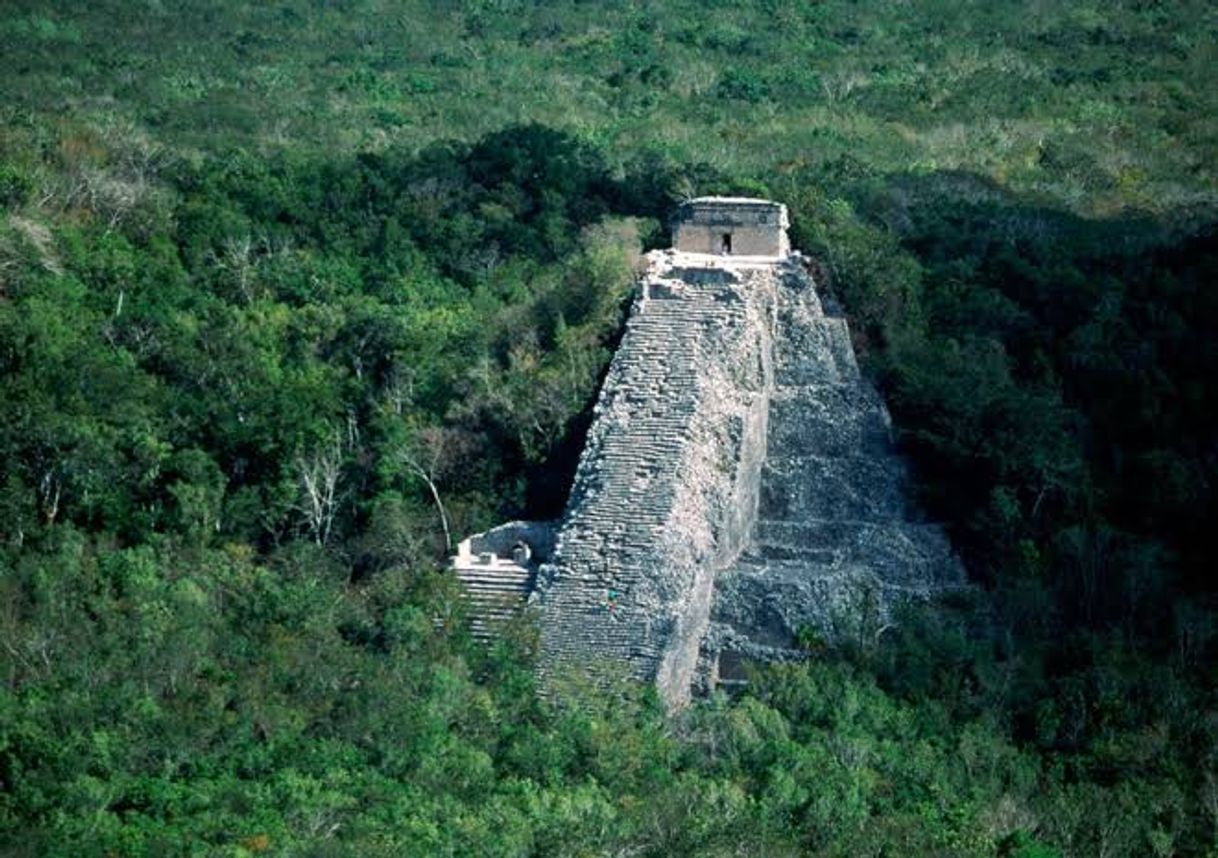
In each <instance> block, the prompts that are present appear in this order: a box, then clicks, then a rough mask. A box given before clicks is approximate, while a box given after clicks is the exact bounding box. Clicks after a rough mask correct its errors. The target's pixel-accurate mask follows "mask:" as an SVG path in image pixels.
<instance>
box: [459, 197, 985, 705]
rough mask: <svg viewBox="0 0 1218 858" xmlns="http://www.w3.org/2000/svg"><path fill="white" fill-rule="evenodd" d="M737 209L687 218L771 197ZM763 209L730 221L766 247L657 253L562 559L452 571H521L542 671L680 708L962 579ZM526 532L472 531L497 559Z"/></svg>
mask: <svg viewBox="0 0 1218 858" xmlns="http://www.w3.org/2000/svg"><path fill="white" fill-rule="evenodd" d="M697 202H706V201H695V203H697ZM726 202H727V203H731V204H732V205H725V204H724V203H725V201H722V200H718V201H715V206H718V208H716V207H715V206H710V207H704V208H703V209H701V210H700V213H699V211H698V210H694V209H690V210H689V211H690V212H693V213H692V214H688V216H689V217H691V218H693V221H694V222H692V224H691V228H692V227H697V228H698V229H702V228H704V227H705V228H707V229H709V228H711V227H715V228H719V227H720V226H721V225H722V223H727V222H728V220H726V219H725V218H727V215H724V214H723V213H724V212H728V214H730V215H731V216H732V217H737V218H738V219H739V218H740V217H743V218H745V220H747V217H753V216H755V215H756V214H757V213H758V212H759V211H761V210H762V208H764V206H759V205H758V203H759V201H741V200H734V201H726ZM765 205H769V206H771V209H766V211H769V212H771V213H772V214H773V216H774V222H773V224H765V223H754V224H751V226H750V224H743V223H737V224H736V226H737V227H743V226H750V228H752V227H757V228H759V229H760V228H765V229H773V230H776V231H777V232H779V233H781V235H780V236H778V237H777V238H776V237H774V236H770V237H768V238H765V241H768V242H769V244H765V245H764V247H767V248H773V249H774V250H775V253H773V254H769V255H766V254H757V255H750V256H740V255H737V254H734V253H733V254H732V255H727V256H724V255H710V254H703V253H688V252H681V251H678V250H670V251H663V252H657V253H653V254H652V255H651V256H650V257H649V269H648V271H647V273H646V275H645V276H644V277H643V278H642V280H641V282H640V283H639V288H638V292H637V295H636V298H635V301H634V306H633V309H632V311H631V314H630V319H629V321H628V322H627V326H626V332H625V334H624V336H623V339H622V342H621V346H620V347H619V349H618V351H617V354H616V355H615V356H614V359H613V362H612V364H611V366H610V368H609V372H608V374H607V376H606V378H605V382H604V385H603V386H602V389H601V392H600V397H599V400H598V402H597V405H596V408H595V413H594V421H593V424H592V427H591V429H590V431H589V433H588V439H587V445H586V447H585V449H584V451H583V455H582V457H581V459H580V464H579V468H578V470H577V473H576V477H575V483H574V486H573V487H572V490H571V496H570V499H569V501H568V506H567V509H566V511H565V513H564V515H563V518H562V521H561V523H560V524H559V525H558V529H557V535H556V537H555V539H554V541H553V548H552V551H551V550H550V548H549V546H548V544H547V546H546V548H545V549H544V550H542V551H536V552H533V554H532V559H531V560H530V562H529V564H526V565H527V567H528V568H525V567H523V566H522V567H520V568H519V569H517V570H515V571H513V570H511V569H507V568H506V567H505V568H504V569H502V570H501V572H497V571H496V570H495V569H492V568H490V567H495V566H496V565H498V566H503V564H502V563H498V564H496V563H490V564H482V565H481V566H480V567H479V564H477V563H475V564H469V563H466V564H464V566H465V571H464V572H462V571H461V569H462V566H461V564H457V567H456V568H458V574H459V575H462V580H467V579H468V581H473V582H474V584H475V585H476V587H482V588H485V587H486V586H488V585H487V583H486V581H487V580H490V581H492V583H494V582H499V581H501V580H503V576H506V577H507V578H510V579H511V581H512V582H518V583H509V584H506V585H502V586H500V590H503V589H505V588H506V589H507V590H510V591H511V596H512V598H513V599H514V600H515V601H516V602H517V603H518V602H519V601H520V599H521V598H522V596H523V594H524V593H525V592H527V591H529V590H530V589H531V595H530V596H529V599H530V601H531V602H532V603H533V604H535V606H536V608H537V612H538V616H539V622H540V635H541V651H540V665H539V670H540V671H541V673H542V676H543V678H547V679H548V678H550V677H553V676H555V675H556V674H558V673H561V672H562V671H564V670H568V669H574V670H578V671H581V672H586V673H589V674H592V675H594V676H596V675H616V674H620V673H622V672H624V673H626V674H627V675H631V676H634V677H636V678H638V679H641V680H646V681H653V682H655V683H656V685H657V686H658V688H659V690H660V692H661V694H662V696H663V697H664V699H665V700H666V701H667V702H668V703H669V705H671V706H677V705H680V704H681V703H682V702H683V701H684V700H685V699H686V698H687V697H688V695H689V693H690V690H691V688H694V687H706V686H707V685H708V684H713V683H714V682H716V681H721V680H722V681H730V680H732V679H734V678H737V676H738V671H739V668H740V664H741V663H742V662H744V661H747V660H756V659H764V660H785V659H792V658H798V657H800V651H799V650H798V648H797V646H796V638H797V636H798V635H799V633H800V631H801V630H802V629H804V628H805V627H807V628H812V629H817V630H820V631H821V632H822V633H824V634H825V635H827V636H833V635H837V634H856V633H859V630H860V629H863V628H864V626H865V627H866V629H868V630H869V631H868V632H867V633H874V630H875V629H879V628H882V627H883V626H884V625H885V624H887V623H888V622H890V621H891V617H892V614H893V611H894V609H895V608H896V606H898V605H899V604H901V603H903V602H906V601H909V600H917V599H925V598H927V597H928V596H930V595H932V594H934V593H936V592H939V591H942V590H943V589H944V588H950V587H956V586H960V585H961V584H962V582H963V573H962V570H961V567H960V565H959V563H958V561H957V560H956V558H955V557H954V555H953V554H952V551H951V546H950V545H949V544H948V542H947V540H946V538H945V537H944V535H943V533H942V531H941V530H940V529H939V528H937V527H936V526H934V525H931V524H925V523H921V522H920V521H919V520H918V517H917V515H916V513H915V512H913V511H912V510H911V508H910V505H909V504H908V503H907V501H906V498H905V496H904V493H903V483H904V480H905V468H904V465H903V463H902V462H901V460H900V458H899V457H898V456H897V455H896V453H895V451H894V449H893V446H892V438H891V421H890V419H889V416H888V412H887V410H886V409H885V407H884V403H883V401H882V399H881V398H880V396H879V395H878V393H877V392H876V391H875V390H874V388H873V387H872V386H871V385H870V384H869V383H867V381H866V380H865V379H864V378H863V377H862V376H861V375H860V373H859V368H858V365H857V362H856V361H855V358H854V352H853V349H852V348H851V343H850V335H849V330H848V328H847V325H846V322H845V320H844V319H843V318H841V317H839V316H835V315H828V314H826V313H825V311H824V309H823V306H822V303H821V301H820V298H819V296H818V295H817V291H816V286H815V284H814V283H813V281H812V279H811V277H810V276H809V275H808V273H807V271H806V267H805V266H804V264H803V260H802V259H801V258H800V257H799V256H798V255H790V254H788V253H787V250H786V244H785V242H786V238H785V217H786V213H785V209H782V210H781V211H779V210H778V209H777V208H773V204H765ZM733 206H735V208H733ZM736 209H739V211H736ZM741 212H743V215H742V214H740V213H741ZM721 216H722V217H721ZM716 218H720V221H716V220H715V219H716ZM678 234H679V235H684V236H686V237H687V238H688V236H689V235H693V234H697V233H696V230H695V231H694V233H689V232H685V233H678ZM752 240H753V238H749V239H748V240H747V241H752ZM760 240H761V239H758V241H760ZM685 243H686V244H688V243H689V242H688V241H686V242H685ZM746 243H747V242H746ZM732 246H733V250H735V248H736V247H737V245H736V243H735V242H733V245H732ZM748 246H750V247H752V246H753V245H751V244H750V245H748ZM757 246H758V247H762V246H763V245H761V244H758V245H757ZM521 526H522V525H520V524H519V523H518V524H515V525H512V526H510V527H509V529H508V530H503V532H502V533H501V532H500V531H501V530H502V529H500V528H497V529H496V530H494V531H489V532H488V533H487V534H484V535H480V536H479V537H475V538H474V541H478V545H479V546H490V547H491V551H492V552H498V554H496V556H499V554H501V553H502V551H503V549H504V546H506V545H507V544H508V543H511V542H513V540H514V539H515V534H517V531H513V530H511V528H517V529H519V528H520V527H521ZM540 541H541V542H544V540H540ZM473 547H476V546H473V545H472V542H471V549H472V548H473ZM474 553H475V554H476V552H474ZM466 554H467V555H470V554H471V551H470V550H467V551H466ZM534 567H535V568H536V580H535V582H533V581H532V574H533V569H534ZM496 575H500V577H496ZM513 576H514V577H513ZM468 581H467V583H468ZM513 588H514V589H513ZM476 596H477V592H475V597H476ZM475 603H476V605H477V604H478V603H477V600H476V599H475ZM483 604H491V607H492V608H494V605H493V604H492V603H487V602H486V600H484V602H483Z"/></svg>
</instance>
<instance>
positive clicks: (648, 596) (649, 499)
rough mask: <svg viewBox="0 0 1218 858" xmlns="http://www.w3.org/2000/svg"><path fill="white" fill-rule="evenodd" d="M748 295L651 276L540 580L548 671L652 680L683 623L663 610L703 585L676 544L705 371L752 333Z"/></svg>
mask: <svg viewBox="0 0 1218 858" xmlns="http://www.w3.org/2000/svg"><path fill="white" fill-rule="evenodd" d="M743 285H744V284H742V283H741V282H740V278H739V277H738V276H737V275H735V274H732V273H730V272H726V271H702V272H698V273H691V272H674V273H673V274H672V276H667V277H665V276H655V275H654V273H653V276H651V277H649V278H647V279H646V280H645V281H644V282H643V284H642V286H641V294H640V295H639V297H638V298H637V299H636V304H635V308H634V311H633V312H632V314H631V317H630V320H629V322H628V323H627V327H626V331H625V334H624V336H623V339H622V343H621V346H620V347H619V349H618V352H617V354H616V356H615V358H614V361H613V364H612V365H611V367H610V370H609V373H608V376H607V377H606V380H605V383H604V385H603V386H602V390H601V396H600V400H599V402H598V404H597V406H596V412H595V414H596V419H595V421H594V424H593V427H592V429H591V431H590V433H589V437H588V440H587V444H586V446H585V450H584V454H583V457H582V458H581V462H580V467H579V470H578V472H577V475H576V479H575V484H574V486H573V488H572V492H571V499H570V502H569V504H568V509H567V512H566V514H565V516H564V518H563V522H564V523H563V528H562V530H561V532H560V535H559V539H558V545H557V548H556V553H555V559H554V561H553V563H552V564H550V565H548V566H543V567H542V570H541V575H540V579H539V590H540V591H541V592H540V594H539V595H540V601H541V604H542V610H543V616H542V623H541V628H542V647H541V649H542V652H541V664H542V670H543V673H548V672H555V671H560V670H562V669H563V668H564V667H565V666H571V667H574V666H576V665H578V666H579V669H580V670H581V671H582V672H585V673H587V672H592V673H596V672H597V670H598V668H599V667H603V668H605V669H606V670H615V669H616V670H620V668H621V666H622V665H625V666H626V672H627V674H629V675H632V676H634V677H636V678H642V679H652V678H654V677H655V674H656V670H657V665H658V663H659V662H660V660H661V659H662V658H663V656H664V652H665V648H666V647H667V646H668V645H669V644H670V639H671V636H672V634H673V632H674V625H675V624H676V623H678V622H679V621H677V620H675V619H674V618H673V617H672V616H671V615H668V614H667V613H666V610H665V608H666V607H667V608H668V609H671V607H672V605H673V604H678V603H683V600H687V599H688V598H691V597H690V594H689V593H688V592H686V591H688V590H691V589H693V588H694V586H695V585H694V584H693V583H692V582H691V581H690V580H689V579H688V576H685V577H683V576H682V574H680V567H681V565H682V563H683V561H682V560H680V559H679V558H678V557H677V555H678V554H680V551H669V550H668V546H670V545H672V544H673V543H672V540H673V538H674V536H675V534H676V533H678V532H680V530H681V528H680V527H679V526H677V524H675V523H674V519H675V518H678V517H679V513H678V508H679V507H680V505H681V504H680V498H679V494H680V493H681V492H683V491H687V490H688V489H689V485H690V483H691V481H692V480H691V476H690V470H691V468H693V467H694V463H693V461H692V456H693V455H694V452H693V451H694V450H695V448H697V447H698V446H699V445H700V444H701V443H703V442H704V441H705V440H706V439H705V438H704V437H703V436H705V435H706V434H707V431H708V428H707V427H704V426H702V425H701V424H700V420H701V419H702V414H703V412H704V411H705V408H704V406H705V399H706V396H707V390H708V385H707V382H706V369H707V367H708V366H709V365H711V364H713V363H715V361H717V360H722V355H721V354H716V352H719V351H720V350H721V348H722V343H723V341H724V339H725V338H726V339H728V340H730V339H731V338H732V337H733V336H739V335H740V334H741V332H744V331H748V330H749V326H748V325H747V324H746V321H745V315H746V311H747V308H746V302H745V300H744V299H743V298H742V297H741V294H742V293H741V289H742V287H743ZM720 428H722V427H720ZM674 570H677V571H676V572H674ZM665 588H667V591H665V592H660V591H663V590H665ZM708 592H709V589H708ZM704 613H706V611H705V610H704ZM695 646H696V645H695Z"/></svg>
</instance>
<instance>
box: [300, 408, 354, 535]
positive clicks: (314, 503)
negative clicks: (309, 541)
mask: <svg viewBox="0 0 1218 858" xmlns="http://www.w3.org/2000/svg"><path fill="white" fill-rule="evenodd" d="M345 452H346V450H345V447H344V443H343V436H342V433H340V432H337V431H336V432H333V433H331V438H330V440H328V441H327V442H326V443H324V444H322V445H321V446H320V447H319V448H317V449H316V450H314V451H313V452H312V454H311V455H307V456H306V455H303V454H302V455H298V456H297V457H296V472H297V476H298V478H299V480H300V489H301V502H300V507H299V508H300V510H301V512H302V513H303V514H304V520H305V526H306V527H308V529H309V533H310V534H311V535H312V537H313V541H314V542H316V543H317V544H318V545H325V544H326V543H327V542H329V540H330V533H331V531H332V530H333V527H334V518H335V516H336V515H337V513H338V505H339V500H340V496H339V484H340V483H341V481H342V473H343V456H344V454H345Z"/></svg>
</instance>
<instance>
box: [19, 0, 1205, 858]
mask: <svg viewBox="0 0 1218 858" xmlns="http://www.w3.org/2000/svg"><path fill="white" fill-rule="evenodd" d="M178 5H180V6H181V7H182V8H175V7H173V6H170V5H168V4H162V3H159V2H148V3H143V4H137V5H136V6H132V5H130V4H120V3H92V4H88V8H87V9H84V8H81V9H72V10H70V11H69V10H68V7H64V6H56V5H54V4H48V3H44V2H25V0H17V2H12V3H9V4H6V6H5V8H4V10H3V11H2V12H0V47H2V48H3V49H2V50H0V680H2V681H3V683H4V685H3V689H2V690H0V851H2V852H4V853H6V854H16V855H91V854H96V855H159V854H199V855H205V854H224V855H248V854H308V855H348V854H349V855H360V856H366V855H394V856H396V855H412V854H417V855H437V854H440V855H443V854H452V855H518V854H541V855H570V854H587V855H597V854H640V855H670V854H691V855H692V854H709V855H715V854H719V855H729V854H730V855H739V854H750V855H751V854H764V855H782V854H803V853H811V854H822V855H842V856H845V855H876V856H879V855H893V854H910V855H921V854H934V855H1001V856H1019V858H1034V856H1036V858H1046V856H1055V855H1060V856H1064V855H1071V856H1092V855H1113V856H1115V855H1171V854H1188V855H1207V854H1210V855H1212V854H1215V852H1216V851H1218V699H1216V692H1218V683H1216V680H1218V677H1216V676H1215V674H1214V667H1213V665H1214V664H1215V658H1216V657H1218V638H1216V632H1218V606H1216V604H1215V593H1216V591H1218V582H1215V580H1214V578H1213V574H1212V571H1211V559H1212V558H1213V557H1214V556H1215V549H1216V548H1218V542H1216V540H1218V536H1216V535H1215V534H1214V533H1213V532H1212V531H1213V524H1212V522H1213V511H1214V509H1215V497H1214V492H1215V485H1216V481H1218V433H1216V432H1215V430H1214V428H1213V424H1212V422H1211V418H1210V415H1211V413H1213V412H1214V411H1215V410H1216V406H1218V395H1216V391H1215V389H1214V387H1215V384H1216V383H1218V382H1216V381H1215V379H1216V378H1218V346H1216V345H1215V340H1214V338H1213V334H1212V332H1213V331H1214V329H1215V328H1218V292H1216V291H1215V285H1216V281H1218V233H1216V232H1215V224H1216V223H1218V211H1216V208H1218V207H1216V205H1215V203H1216V201H1218V188H1216V187H1215V176H1214V173H1213V165H1214V164H1215V163H1218V146H1216V145H1215V144H1216V137H1218V135H1216V134H1215V125H1214V122H1215V119H1214V117H1215V116H1218V103H1216V102H1218V88H1215V87H1214V86H1213V80H1212V66H1213V61H1214V59H1215V55H1214V45H1215V44H1218V19H1216V17H1215V13H1214V10H1213V7H1212V5H1211V4H1206V3H1202V2H1196V3H1194V2H1185V0H1182V1H1181V2H1134V3H1124V4H1107V5H1087V4H1048V3H1038V2H1028V3H1013V2H1011V3H1008V2H1001V3H991V4H984V5H983V6H980V7H979V6H977V5H975V4H966V3H960V2H931V0H920V1H919V2H914V3H907V4H885V3H878V2H870V0H864V2H855V1H854V0H826V2H823V3H816V4H804V3H785V2H768V0H767V2H757V3H745V4H741V3H734V4H716V3H709V4H708V3H698V4H694V3H688V2H684V0H673V2H666V3H663V4H659V3H617V2H610V3H595V4H594V3H580V2H554V3H540V2H538V3H525V2H513V0H506V1H505V2H480V3H461V4H456V3H429V4H424V3H408V2H402V3H396V2H395V3H390V2H352V3H324V4H318V3H307V2H292V1H291V0H289V2H278V3H268V4H255V5H254V6H252V7H249V8H247V7H244V6H240V5H239V4H235V3H231V2H224V0H213V2H208V3H191V4H178ZM717 191H733V192H750V193H761V194H766V195H770V196H773V197H775V198H777V199H781V200H783V201H784V202H786V203H787V204H788V205H790V206H791V208H792V215H793V219H794V222H795V230H794V239H795V244H796V245H797V246H799V247H801V248H803V249H804V250H806V251H808V252H809V253H811V254H812V255H813V256H814V257H815V260H816V265H817V266H818V269H819V270H818V276H819V279H820V280H821V282H822V284H823V285H824V286H825V287H826V288H827V289H829V290H830V291H831V292H832V293H833V294H834V295H835V296H836V297H837V299H838V300H840V301H841V303H842V304H843V306H844V307H845V309H846V310H847V312H848V314H849V315H850V317H851V322H852V326H853V329H854V332H855V337H856V347H857V349H858V351H859V352H860V354H861V355H863V356H864V358H865V359H866V362H867V364H868V366H869V368H870V370H871V371H872V372H873V373H874V376H875V377H876V379H877V380H878V381H879V382H880V383H881V384H882V385H883V387H884V389H885V391H886V393H887V396H888V399H889V402H890V403H891V405H892V407H893V411H894V415H895V417H896V420H897V424H898V427H899V431H900V437H901V440H902V442H903V445H904V447H905V449H906V450H907V451H908V452H909V454H910V456H911V458H912V460H913V462H914V464H915V470H916V475H917V480H918V488H919V492H920V494H921V500H922V502H923V504H924V505H925V506H926V508H927V509H928V510H929V511H930V512H931V513H932V514H933V515H934V516H936V517H937V518H940V519H942V520H943V521H945V522H946V523H947V524H948V526H949V527H950V528H951V531H952V534H953V538H954V540H955V544H956V545H957V546H958V548H959V550H960V551H961V553H962V555H963V556H964V557H965V559H966V560H967V562H968V565H969V569H970V572H971V574H972V575H973V577H974V579H975V581H976V582H977V583H978V585H979V586H978V588H977V592H976V593H975V594H974V596H973V597H971V598H969V599H966V600H963V603H961V604H955V605H947V606H943V607H942V608H941V609H940V610H938V611H936V612H934V613H926V614H923V615H915V616H911V617H909V618H908V619H907V621H906V622H905V623H904V624H903V626H902V627H901V630H900V631H899V632H898V633H896V634H893V635H889V636H886V637H885V639H883V640H881V641H876V640H873V639H869V638H865V637H860V638H859V639H856V640H847V641H843V642H841V645H840V646H837V647H835V648H834V649H833V650H830V651H826V650H823V649H817V650H815V651H814V652H812V653H811V658H810V659H809V661H808V662H806V663H804V664H801V665H797V666H789V667H785V668H781V669H769V670H765V671H761V672H759V673H758V674H757V676H756V677H755V681H754V682H753V683H752V685H751V686H750V688H749V690H748V691H747V692H746V693H744V694H742V695H741V696H740V697H738V698H736V699H732V700H728V699H726V698H723V697H715V698H713V699H710V700H707V701H702V702H699V703H697V704H696V705H694V706H692V707H690V709H689V710H688V711H687V712H685V713H683V714H681V715H680V716H678V717H675V718H670V717H667V716H666V715H665V714H664V713H663V712H661V711H660V709H659V707H658V704H657V702H656V701H655V700H654V699H653V697H652V696H651V695H650V694H649V693H648V692H646V691H644V690H641V689H637V688H629V687H623V688H622V689H619V693H616V694H605V693H603V692H597V691H593V690H590V689H587V688H584V687H581V686H580V684H579V683H578V680H577V679H576V678H574V677H573V678H572V679H571V685H570V687H569V688H568V689H566V690H565V692H564V693H562V694H558V695H554V696H552V697H551V698H550V699H548V700H542V699H539V698H538V697H537V696H536V694H535V688H534V683H533V677H532V671H531V653H532V647H533V632H532V630H531V629H530V627H529V624H528V622H527V619H526V620H524V621H522V622H520V623H519V625H518V626H516V627H513V628H511V629H509V630H507V632H506V634H505V637H504V640H503V642H502V643H501V644H499V645H497V646H496V647H494V648H492V649H490V650H487V649H484V648H481V647H478V646H476V645H474V644H473V643H472V642H471V641H470V640H469V638H468V635H467V634H466V632H465V631H464V626H463V619H462V608H461V602H460V599H459V594H458V593H457V592H456V591H455V588H454V586H453V584H452V582H451V581H450V580H449V579H448V578H447V577H446V576H445V575H444V574H443V573H441V572H439V571H438V569H439V567H440V565H441V564H440V559H441V558H442V557H443V555H444V553H445V549H446V544H445V543H446V539H447V537H448V532H451V533H452V534H454V535H456V534H460V533H465V532H470V531H473V530H476V529H479V528H481V527H484V526H486V525H488V524H491V523H493V522H496V521H499V520H503V519H504V518H505V517H509V516H516V515H534V516H544V515H553V514H555V513H556V512H557V510H558V509H559V508H560V507H561V505H562V502H563V500H564V493H565V491H566V487H567V485H568V482H569V479H570V474H571V470H572V467H573V463H574V457H575V455H576V454H577V453H578V450H579V447H580V441H581V434H582V431H583V429H584V427H585V426H586V420H587V417H588V410H589V409H588V406H589V403H590V400H591V397H592V396H593V395H594V393H595V389H596V385H597V381H598V379H599V376H600V374H601V373H602V372H603V369H604V366H605V363H606V361H607V360H608V357H609V355H610V354H611V351H612V347H613V344H614V339H615V337H616V335H617V331H618V329H619V327H620V321H621V313H622V309H623V301H624V299H625V296H626V295H627V292H628V288H629V283H630V279H631V276H632V270H633V265H634V263H635V260H636V257H637V254H638V252H639V251H640V250H641V249H644V248H646V247H649V246H653V245H655V244H659V243H662V242H663V241H664V240H665V235H664V228H663V223H664V221H663V219H664V217H665V215H666V214H667V212H668V211H669V210H670V208H671V206H672V205H673V203H675V202H676V201H677V200H679V199H680V198H681V197H682V196H683V195H686V194H688V193H691V192H698V193H707V192H717ZM433 489H434V491H433Z"/></svg>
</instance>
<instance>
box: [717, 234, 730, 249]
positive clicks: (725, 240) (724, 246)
mask: <svg viewBox="0 0 1218 858" xmlns="http://www.w3.org/2000/svg"><path fill="white" fill-rule="evenodd" d="M719 252H720V253H731V252H732V234H731V233H730V232H725V233H723V240H722V241H721V242H720V243H719Z"/></svg>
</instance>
